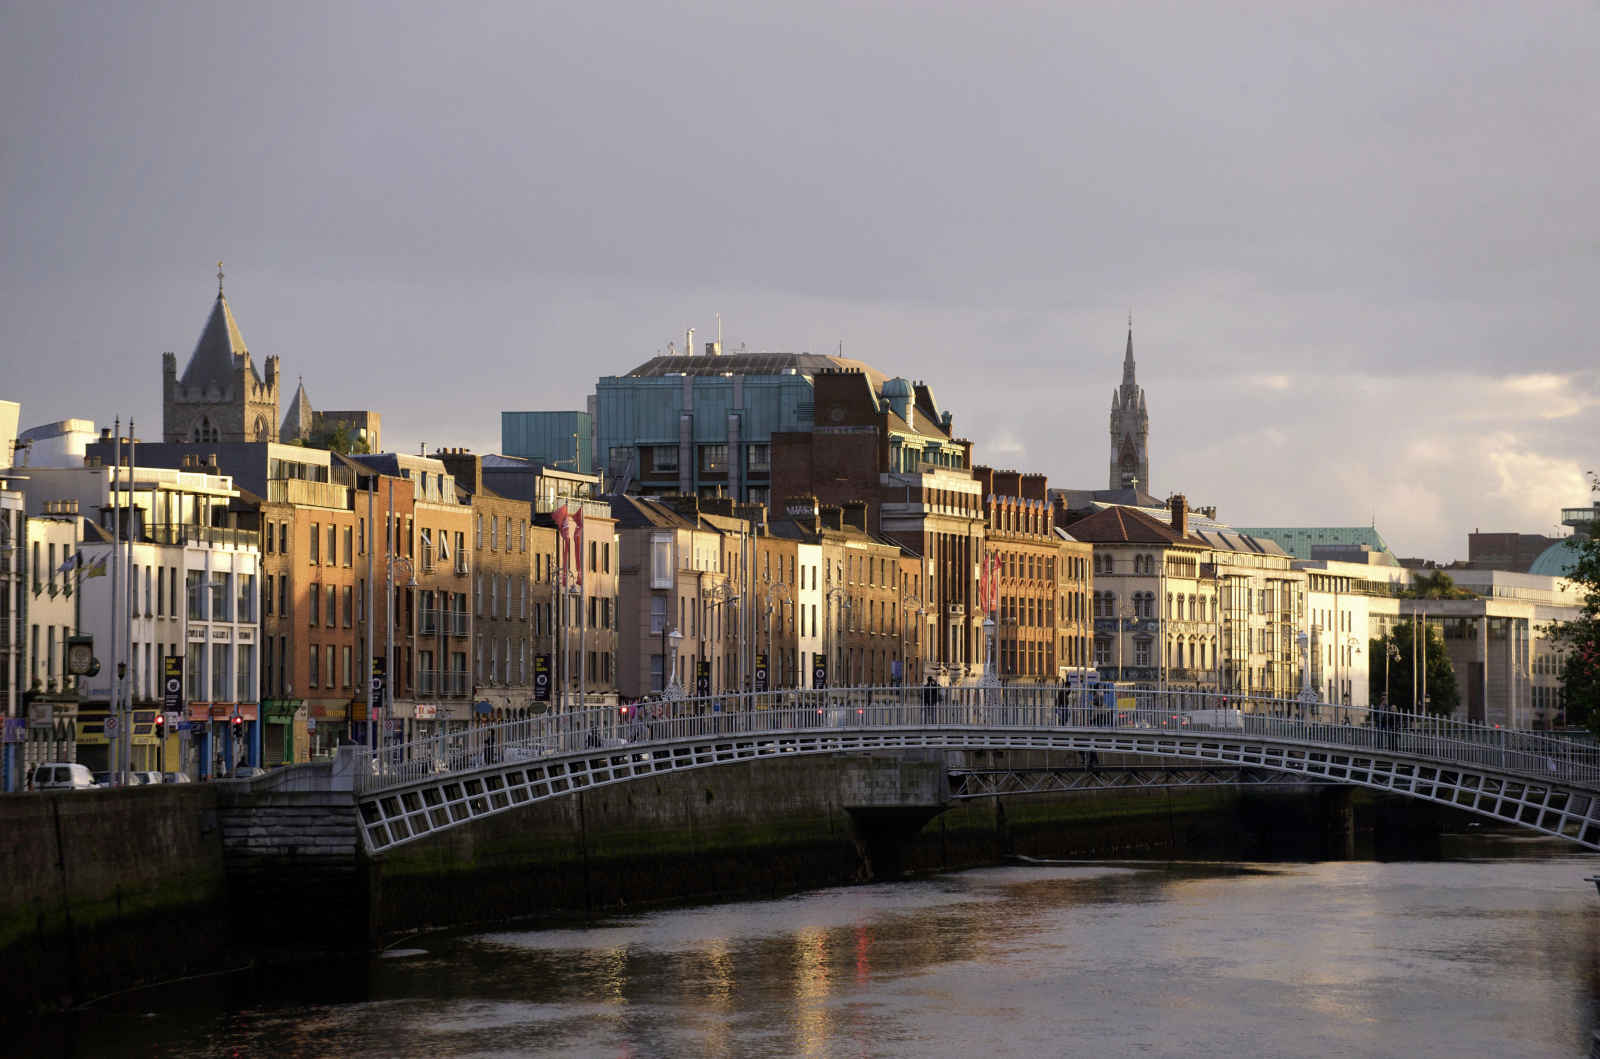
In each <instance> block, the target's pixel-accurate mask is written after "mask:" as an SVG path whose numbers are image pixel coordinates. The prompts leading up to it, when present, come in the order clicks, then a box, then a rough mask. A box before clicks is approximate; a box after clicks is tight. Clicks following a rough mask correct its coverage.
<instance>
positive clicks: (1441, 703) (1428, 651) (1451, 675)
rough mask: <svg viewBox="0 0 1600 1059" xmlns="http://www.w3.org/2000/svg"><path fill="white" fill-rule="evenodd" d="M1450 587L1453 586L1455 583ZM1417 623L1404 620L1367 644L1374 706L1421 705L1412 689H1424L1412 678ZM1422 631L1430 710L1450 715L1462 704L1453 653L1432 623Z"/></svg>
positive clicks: (1369, 681) (1371, 694) (1399, 707)
mask: <svg viewBox="0 0 1600 1059" xmlns="http://www.w3.org/2000/svg"><path fill="white" fill-rule="evenodd" d="M1446 580H1448V577H1447V578H1446ZM1447 587H1451V588H1453V586H1447ZM1457 591H1459V590H1457ZM1413 625H1414V623H1413V622H1409V621H1404V622H1401V623H1400V624H1399V625H1396V626H1395V627H1394V630H1393V631H1392V632H1391V633H1390V634H1389V636H1388V637H1387V638H1382V637H1380V638H1378V639H1376V640H1371V641H1369V642H1368V644H1367V649H1368V651H1369V652H1370V653H1369V654H1368V655H1367V659H1368V662H1367V689H1368V692H1369V693H1370V696H1371V701H1372V702H1373V704H1374V705H1376V704H1377V703H1380V702H1387V703H1388V704H1389V706H1390V708H1391V709H1396V710H1415V709H1416V708H1417V704H1416V700H1415V698H1414V696H1413V694H1412V688H1413V686H1415V687H1416V690H1417V693H1418V694H1420V693H1421V690H1422V688H1421V681H1415V682H1414V681H1413V680H1412V678H1411V675H1412V673H1413V671H1414V669H1413V666H1414V664H1415V658H1414V655H1413V650H1412V645H1411V643H1412V630H1413ZM1419 634H1420V635H1421V636H1422V638H1423V642H1424V643H1425V644H1426V645H1427V646H1426V647H1425V648H1424V649H1423V652H1422V658H1423V666H1422V672H1423V673H1424V674H1426V675H1427V678H1428V680H1427V685H1428V698H1427V708H1428V712H1429V713H1437V714H1442V715H1448V714H1450V713H1453V712H1454V711H1455V708H1456V707H1457V706H1459V705H1460V704H1461V690H1460V688H1458V687H1457V686H1456V671H1455V668H1454V667H1453V666H1451V664H1450V655H1449V652H1447V651H1446V650H1445V646H1444V638H1443V637H1441V636H1440V635H1439V634H1438V632H1437V631H1436V630H1435V629H1434V628H1433V627H1432V626H1431V625H1428V624H1426V623H1424V624H1423V625H1422V626H1421V628H1420V630H1419ZM1385 655H1387V656H1388V658H1389V662H1388V665H1387V666H1385V664H1384V656H1385ZM1385 671H1387V673H1388V676H1389V687H1388V689H1387V692H1386V691H1385V689H1384V686H1383V678H1384V673H1385Z"/></svg>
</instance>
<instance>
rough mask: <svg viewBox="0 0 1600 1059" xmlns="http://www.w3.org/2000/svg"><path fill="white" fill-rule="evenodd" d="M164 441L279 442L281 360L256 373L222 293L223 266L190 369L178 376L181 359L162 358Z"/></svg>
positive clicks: (271, 361) (272, 359) (273, 359)
mask: <svg viewBox="0 0 1600 1059" xmlns="http://www.w3.org/2000/svg"><path fill="white" fill-rule="evenodd" d="M161 438H162V440H163V441H214V442H244V441H277V440H278V358H277V357H268V358H267V360H266V377H265V378H262V376H261V375H260V374H259V373H258V372H257V371H256V368H255V365H254V364H253V363H252V362H251V359H250V350H249V349H248V348H246V347H245V344H244V335H242V334H240V332H239V324H238V322H237V321H235V320H234V318H233V309H232V308H231V307H229V305H228V299H227V297H226V296H225V295H224V294H223V293H222V262H220V261H219V262H217V300H216V301H215V302H214V303H212V306H211V315H210V316H208V317H207V318H206V324H205V327H204V328H202V329H201V331H200V341H199V342H197V343H195V347H194V352H193V353H192V354H190V356H189V363H188V365H187V366H186V367H185V368H184V369H183V376H182V378H179V376H178V358H177V357H176V356H175V355H174V354H171V353H163V354H162V355H161Z"/></svg>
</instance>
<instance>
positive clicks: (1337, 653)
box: [1294, 553, 1411, 723]
mask: <svg viewBox="0 0 1600 1059" xmlns="http://www.w3.org/2000/svg"><path fill="white" fill-rule="evenodd" d="M1372 554H1373V556H1374V557H1375V558H1376V557H1377V556H1378V555H1380V554H1381V553H1372ZM1294 565H1295V568H1296V569H1298V570H1303V571H1304V572H1305V574H1306V576H1307V578H1308V582H1309V584H1308V590H1307V596H1306V627H1305V629H1303V630H1302V632H1304V633H1305V635H1306V636H1307V638H1308V646H1309V653H1310V663H1311V676H1310V684H1311V689H1312V690H1313V691H1315V692H1316V693H1317V696H1318V698H1319V699H1320V700H1321V701H1322V702H1325V703H1332V704H1333V705H1335V706H1341V707H1347V708H1349V709H1350V710H1353V711H1361V710H1365V709H1366V708H1367V706H1368V705H1369V704H1370V701H1371V694H1370V687H1371V685H1370V684H1369V682H1368V680H1369V678H1368V673H1369V672H1370V668H1371V666H1373V665H1382V664H1383V659H1382V658H1377V659H1374V658H1372V657H1370V655H1371V650H1370V646H1369V644H1370V641H1371V640H1373V639H1375V638H1378V637H1382V636H1386V635H1387V634H1388V632H1389V630H1390V629H1392V628H1393V627H1394V622H1395V620H1396V619H1397V617H1398V614H1399V606H1398V600H1397V599H1396V598H1395V597H1396V596H1397V595H1398V593H1399V592H1400V591H1401V590H1402V589H1404V588H1405V586H1406V585H1408V584H1410V582H1411V572H1410V571H1409V570H1406V569H1405V568H1404V567H1401V566H1396V565H1392V564H1388V563H1383V562H1381V561H1374V562H1372V563H1358V562H1344V561H1339V560H1332V559H1300V560H1297V561H1296V562H1295V564H1294ZM1352 719H1353V720H1355V721H1356V722H1357V723H1359V722H1360V720H1361V719H1362V716H1361V714H1359V713H1357V714H1355V715H1353V717H1352Z"/></svg>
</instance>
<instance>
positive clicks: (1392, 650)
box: [1383, 630, 1400, 709]
mask: <svg viewBox="0 0 1600 1059" xmlns="http://www.w3.org/2000/svg"><path fill="white" fill-rule="evenodd" d="M1398 661H1400V646H1399V645H1398V644H1396V643H1395V642H1394V632H1393V630H1390V632H1389V634H1388V635H1387V636H1386V637H1385V638H1384V641H1383V706H1384V708H1385V709H1387V708H1388V706H1389V663H1390V662H1398Z"/></svg>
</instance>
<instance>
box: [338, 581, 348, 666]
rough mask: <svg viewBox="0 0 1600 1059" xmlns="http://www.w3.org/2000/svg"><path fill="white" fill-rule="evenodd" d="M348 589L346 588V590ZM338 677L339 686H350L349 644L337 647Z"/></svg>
mask: <svg viewBox="0 0 1600 1059" xmlns="http://www.w3.org/2000/svg"><path fill="white" fill-rule="evenodd" d="M346 591H348V589H347V590H346ZM339 678H340V681H339V683H340V686H341V687H346V688H348V687H349V686H350V645H349V644H345V645H344V646H343V647H342V648H340V649H339Z"/></svg>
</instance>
